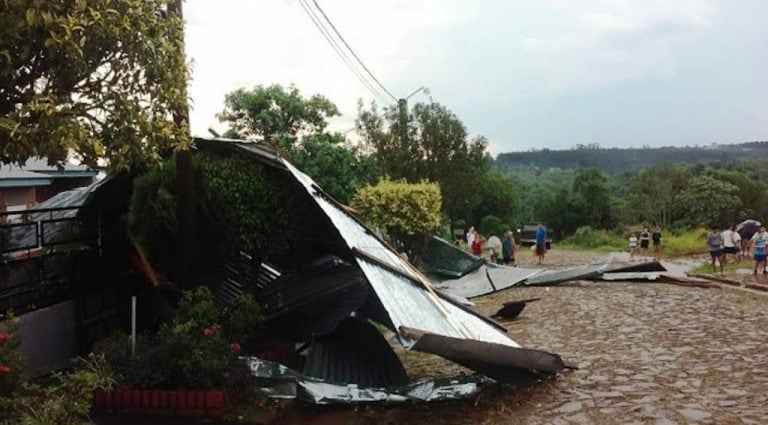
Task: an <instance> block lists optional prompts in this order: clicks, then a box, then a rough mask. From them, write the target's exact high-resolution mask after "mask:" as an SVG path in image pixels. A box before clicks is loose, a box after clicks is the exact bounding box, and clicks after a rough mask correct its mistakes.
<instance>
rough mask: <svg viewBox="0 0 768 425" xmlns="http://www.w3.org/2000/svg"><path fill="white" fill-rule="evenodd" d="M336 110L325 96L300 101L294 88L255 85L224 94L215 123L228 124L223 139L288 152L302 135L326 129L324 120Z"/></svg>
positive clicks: (337, 112) (335, 114)
mask: <svg viewBox="0 0 768 425" xmlns="http://www.w3.org/2000/svg"><path fill="white" fill-rule="evenodd" d="M338 115H340V114H339V110H338V109H337V108H336V105H334V104H333V103H332V102H331V101H330V100H328V99H327V98H326V97H325V96H321V95H319V94H316V95H313V96H311V97H309V98H304V97H303V96H302V95H301V92H299V89H298V88H296V87H295V86H290V87H288V88H287V89H286V88H285V87H283V86H281V85H279V84H273V85H271V86H261V85H259V86H256V87H254V88H253V89H252V90H246V89H245V88H240V89H237V90H235V91H233V92H230V93H227V94H226V95H225V97H224V110H223V111H222V112H221V113H220V114H219V115H218V118H219V120H221V121H222V122H225V123H228V124H229V126H230V127H229V132H228V133H227V136H235V137H236V138H240V139H256V140H265V141H267V142H270V143H277V144H278V146H280V147H281V148H282V149H286V150H291V149H294V148H296V145H297V144H299V142H300V140H301V136H302V135H307V134H317V133H322V132H323V131H325V129H326V127H328V118H331V117H335V116H338Z"/></svg>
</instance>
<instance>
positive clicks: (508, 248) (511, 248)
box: [501, 231, 515, 266]
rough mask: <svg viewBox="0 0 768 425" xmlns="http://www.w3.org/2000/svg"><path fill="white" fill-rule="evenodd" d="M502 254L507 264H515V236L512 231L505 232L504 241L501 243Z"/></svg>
mask: <svg viewBox="0 0 768 425" xmlns="http://www.w3.org/2000/svg"><path fill="white" fill-rule="evenodd" d="M501 256H502V261H503V262H504V264H505V265H507V266H514V265H515V238H514V237H513V236H512V232H511V231H507V233H505V234H504V241H503V242H502V243H501Z"/></svg>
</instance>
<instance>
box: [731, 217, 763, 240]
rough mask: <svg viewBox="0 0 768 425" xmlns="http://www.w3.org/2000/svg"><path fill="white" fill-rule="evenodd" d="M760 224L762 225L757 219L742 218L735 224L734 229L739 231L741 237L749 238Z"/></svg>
mask: <svg viewBox="0 0 768 425" xmlns="http://www.w3.org/2000/svg"><path fill="white" fill-rule="evenodd" d="M760 226H762V224H760V222H759V221H757V220H744V221H742V222H741V223H739V225H738V226H736V231H737V232H739V234H740V235H741V237H742V238H744V239H750V238H752V235H754V234H755V233H757V231H758V230H760Z"/></svg>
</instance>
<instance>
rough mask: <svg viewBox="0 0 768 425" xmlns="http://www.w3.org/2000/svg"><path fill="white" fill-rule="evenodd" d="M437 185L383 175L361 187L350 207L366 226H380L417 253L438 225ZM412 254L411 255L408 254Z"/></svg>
mask: <svg viewBox="0 0 768 425" xmlns="http://www.w3.org/2000/svg"><path fill="white" fill-rule="evenodd" d="M441 204H442V197H441V195H440V186H438V185H437V184H436V183H430V182H428V181H422V182H420V183H406V182H405V181H392V180H388V179H384V180H382V181H380V182H379V183H378V184H376V185H375V186H366V187H364V188H362V189H360V190H359V191H358V192H357V193H356V194H355V196H354V198H353V199H352V207H353V208H354V209H356V210H357V211H358V213H359V215H360V218H361V219H362V220H363V222H365V223H366V224H368V225H369V226H371V227H373V228H375V229H379V230H383V231H385V232H386V233H387V235H389V237H390V238H391V239H393V240H394V241H395V242H396V243H398V244H399V245H401V248H403V249H404V250H406V251H411V253H412V255H415V256H418V252H419V251H420V250H421V248H423V246H424V243H425V241H426V239H427V238H428V236H430V235H431V234H432V232H434V231H435V230H437V228H438V227H440V208H441ZM411 258H413V256H412V257H411Z"/></svg>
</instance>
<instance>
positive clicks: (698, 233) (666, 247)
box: [661, 228, 709, 255]
mask: <svg viewBox="0 0 768 425" xmlns="http://www.w3.org/2000/svg"><path fill="white" fill-rule="evenodd" d="M708 234H709V230H707V229H704V228H698V229H694V230H689V231H682V232H674V233H669V234H664V233H662V239H661V248H662V254H664V255H691V254H701V253H705V252H707V251H708V249H709V248H708V247H707V235H708Z"/></svg>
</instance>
